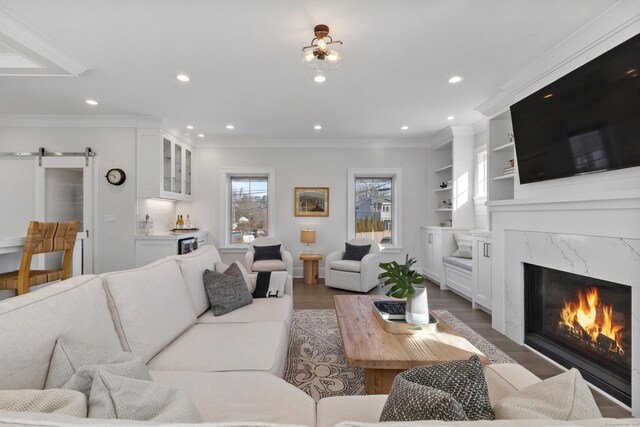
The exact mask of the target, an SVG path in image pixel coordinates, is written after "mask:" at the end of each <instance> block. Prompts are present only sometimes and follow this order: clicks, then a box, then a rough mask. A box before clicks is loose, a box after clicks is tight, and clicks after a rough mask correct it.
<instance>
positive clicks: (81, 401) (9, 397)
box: [0, 389, 87, 418]
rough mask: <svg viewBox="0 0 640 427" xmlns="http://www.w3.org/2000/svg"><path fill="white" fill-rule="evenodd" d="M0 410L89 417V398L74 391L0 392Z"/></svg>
mask: <svg viewBox="0 0 640 427" xmlns="http://www.w3.org/2000/svg"><path fill="white" fill-rule="evenodd" d="M0 409H2V410H3V411H12V412H40V413H45V414H63V415H70V416H72V417H78V418H86V417H87V397H86V396H85V395H84V394H82V393H80V392H79V391H74V390H60V389H51V390H0Z"/></svg>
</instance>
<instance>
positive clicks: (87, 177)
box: [35, 157, 98, 275]
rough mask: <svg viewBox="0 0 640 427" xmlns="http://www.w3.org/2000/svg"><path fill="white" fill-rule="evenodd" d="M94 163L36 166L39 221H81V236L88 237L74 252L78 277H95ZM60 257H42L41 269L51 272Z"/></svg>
mask: <svg viewBox="0 0 640 427" xmlns="http://www.w3.org/2000/svg"><path fill="white" fill-rule="evenodd" d="M94 161H95V160H94V159H93V158H89V159H88V162H87V159H85V158H84V157H45V158H43V159H42V166H38V164H37V163H36V212H35V219H36V220H37V221H73V220H78V221H80V228H79V229H78V232H82V233H84V236H83V239H82V241H81V242H76V246H75V248H74V265H73V267H72V268H73V272H74V275H77V274H91V273H93V257H94V239H95V235H94V234H95V233H94V228H93V224H94V223H95V218H94V215H95V211H96V210H95V207H94V192H95V188H94V186H95V184H96V183H97V182H98V180H97V178H96V177H95V176H94V174H95V168H94ZM36 162H38V160H36ZM80 243H81V244H80ZM57 256H61V255H59V254H51V255H48V256H47V257H41V258H40V259H39V260H38V264H39V267H38V268H48V266H47V264H49V263H57V262H58V260H57V258H56V257H57ZM76 264H80V265H76Z"/></svg>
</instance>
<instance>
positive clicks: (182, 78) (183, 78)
mask: <svg viewBox="0 0 640 427" xmlns="http://www.w3.org/2000/svg"><path fill="white" fill-rule="evenodd" d="M176 79H178V80H180V81H181V82H185V83H186V82H188V81H189V80H191V78H190V77H189V76H187V75H186V74H178V75H177V76H176Z"/></svg>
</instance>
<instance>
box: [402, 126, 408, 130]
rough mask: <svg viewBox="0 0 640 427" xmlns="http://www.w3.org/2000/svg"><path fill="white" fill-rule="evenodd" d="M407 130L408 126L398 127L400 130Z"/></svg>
mask: <svg viewBox="0 0 640 427" xmlns="http://www.w3.org/2000/svg"><path fill="white" fill-rule="evenodd" d="M407 129H409V126H401V127H400V130H407Z"/></svg>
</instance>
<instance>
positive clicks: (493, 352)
mask: <svg viewBox="0 0 640 427" xmlns="http://www.w3.org/2000/svg"><path fill="white" fill-rule="evenodd" d="M435 312H436V314H437V315H438V316H440V317H441V318H442V319H443V320H444V321H446V322H447V323H448V324H449V325H451V327H452V328H454V329H455V330H456V331H458V332H459V333H460V335H462V336H463V337H465V338H466V339H467V340H469V341H470V342H471V343H472V344H473V345H474V346H476V347H477V348H478V350H480V351H482V352H483V353H484V354H485V355H487V357H488V358H489V360H490V361H491V363H516V362H515V360H513V359H512V358H511V357H509V356H508V355H507V354H506V353H504V352H503V351H502V350H500V349H499V348H497V347H496V346H494V345H493V344H491V343H490V342H489V341H487V340H486V339H484V338H483V337H481V336H480V335H478V334H477V333H476V332H475V331H474V330H472V329H471V328H469V327H468V326H467V325H465V324H464V323H463V322H462V321H460V319H458V318H457V317H455V316H454V315H452V314H451V313H449V312H448V311H447V310H435ZM284 379H285V380H286V381H287V382H289V383H290V384H293V385H295V386H296V387H298V388H299V389H301V390H302V391H304V392H305V393H307V394H308V395H309V396H311V397H312V398H313V399H314V400H315V401H316V402H317V401H318V400H320V399H321V398H323V397H329V396H345V395H362V394H365V391H364V371H363V370H362V369H359V368H349V367H348V366H347V363H346V361H345V358H344V349H343V346H342V339H341V338H340V330H339V329H338V321H337V320H336V312H335V310H295V311H294V313H293V321H292V323H291V334H290V336H289V354H288V357H287V364H286V367H285V372H284Z"/></svg>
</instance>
